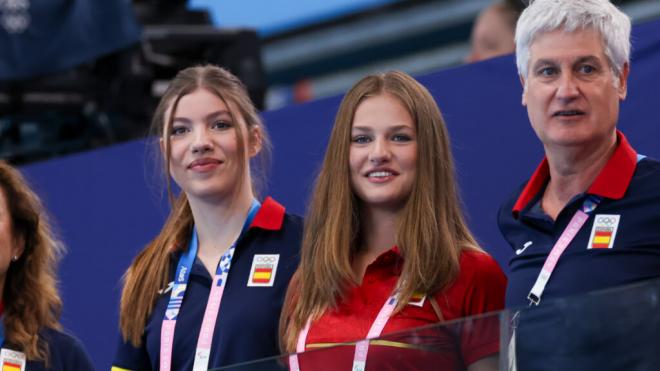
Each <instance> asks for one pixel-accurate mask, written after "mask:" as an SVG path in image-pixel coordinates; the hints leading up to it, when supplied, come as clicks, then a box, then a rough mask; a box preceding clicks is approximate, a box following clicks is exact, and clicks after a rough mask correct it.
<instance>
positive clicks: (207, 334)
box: [160, 200, 261, 371]
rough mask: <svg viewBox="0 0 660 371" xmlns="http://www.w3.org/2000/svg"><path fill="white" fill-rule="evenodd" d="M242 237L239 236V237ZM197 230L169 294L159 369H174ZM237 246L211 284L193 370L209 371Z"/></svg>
mask: <svg viewBox="0 0 660 371" xmlns="http://www.w3.org/2000/svg"><path fill="white" fill-rule="evenodd" d="M260 206H261V204H260V203H259V202H258V201H257V200H254V201H253V202H252V206H251V207H250V211H249V212H248V216H247V218H246V220H245V223H244V224H243V229H242V230H241V236H242V235H243V233H245V231H246V230H247V229H248V228H249V226H250V224H251V223H252V220H253V219H254V216H255V215H256V214H257V211H259V207H260ZM239 239H240V237H239ZM197 247H198V241H197V231H196V230H195V229H194V228H193V234H192V238H191V240H190V245H189V247H188V251H186V252H185V253H184V254H182V255H181V258H180V259H179V263H178V264H177V270H176V276H175V279H174V285H173V288H172V293H171V294H170V301H169V303H168V305H167V310H166V311H165V316H164V318H163V322H162V325H161V330H160V370H162V371H170V370H171V368H172V348H173V344H174V329H175V326H176V321H177V317H178V315H179V310H180V309H181V304H182V303H183V296H184V295H185V292H186V288H187V284H188V278H189V277H190V271H191V269H192V265H193V263H194V260H195V256H196V255H197ZM235 249H236V242H234V243H233V244H232V245H231V247H230V248H229V250H227V252H225V253H224V255H222V257H221V258H220V263H219V264H218V267H217V268H216V271H215V276H214V277H213V281H212V283H211V292H210V293H209V300H208V302H207V303H206V310H205V311H204V318H203V319H202V328H201V329H200V331H199V337H198V339H197V349H195V361H194V363H193V371H202V370H203V371H206V370H208V365H209V359H210V355H211V343H212V341H213V332H214V330H215V323H216V321H217V319H218V312H219V311H220V304H221V303H222V296H223V294H224V291H225V285H226V283H227V277H228V275H229V269H230V268H231V260H232V258H233V257H234V250H235Z"/></svg>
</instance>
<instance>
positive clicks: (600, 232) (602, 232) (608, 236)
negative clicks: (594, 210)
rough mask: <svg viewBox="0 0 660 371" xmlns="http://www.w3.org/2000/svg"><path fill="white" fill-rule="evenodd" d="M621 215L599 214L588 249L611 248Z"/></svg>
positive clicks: (595, 220)
mask: <svg viewBox="0 0 660 371" xmlns="http://www.w3.org/2000/svg"><path fill="white" fill-rule="evenodd" d="M620 219H621V216H620V215H610V214H597V215H596V217H595V218H594V226H593V227H592V228H591V237H589V244H588V245H587V249H611V248H612V247H613V246H614V238H615V237H616V231H617V229H618V228H619V220H620Z"/></svg>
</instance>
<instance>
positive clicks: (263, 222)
mask: <svg viewBox="0 0 660 371" xmlns="http://www.w3.org/2000/svg"><path fill="white" fill-rule="evenodd" d="M285 211H286V209H285V208H284V206H282V205H280V204H279V203H277V201H275V200H273V199H272V198H270V197H266V199H265V200H264V202H263V203H262V204H261V207H260V208H259V211H257V215H255V216H254V219H253V220H252V224H250V228H254V227H257V228H262V229H266V230H270V231H276V230H279V229H280V228H282V224H283V223H284V212H285Z"/></svg>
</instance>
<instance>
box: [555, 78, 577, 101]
mask: <svg viewBox="0 0 660 371" xmlns="http://www.w3.org/2000/svg"><path fill="white" fill-rule="evenodd" d="M558 82H559V86H558V87H557V98H558V99H560V100H562V101H571V100H573V99H575V98H577V97H578V95H580V89H579V87H578V81H576V79H575V76H573V74H572V73H564V74H562V75H561V76H560V77H559V81H558Z"/></svg>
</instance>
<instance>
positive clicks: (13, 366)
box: [0, 348, 26, 371]
mask: <svg viewBox="0 0 660 371" xmlns="http://www.w3.org/2000/svg"><path fill="white" fill-rule="evenodd" d="M25 362H26V361H25V354H23V352H19V351H17V350H11V349H5V348H2V351H0V365H2V368H0V370H2V371H25Z"/></svg>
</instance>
